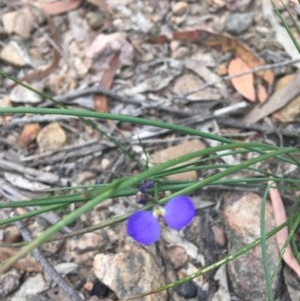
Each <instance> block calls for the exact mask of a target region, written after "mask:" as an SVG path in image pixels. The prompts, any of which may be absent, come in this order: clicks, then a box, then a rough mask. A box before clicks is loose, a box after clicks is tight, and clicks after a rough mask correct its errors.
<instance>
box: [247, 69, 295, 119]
mask: <svg viewBox="0 0 300 301" xmlns="http://www.w3.org/2000/svg"><path fill="white" fill-rule="evenodd" d="M299 94H300V72H297V74H296V76H295V77H294V78H293V80H292V81H291V82H290V83H288V84H287V85H286V86H284V87H283V88H282V89H280V90H278V91H276V92H275V93H274V94H273V95H272V96H271V97H270V98H269V99H268V101H267V102H265V103H264V104H263V105H261V106H256V107H255V108H253V109H252V110H251V111H250V112H249V113H248V114H247V115H246V116H245V117H244V118H243V122H244V123H246V124H252V123H255V122H257V121H259V120H261V119H262V118H264V117H266V116H268V115H270V114H272V113H274V112H276V111H277V110H279V109H281V108H283V107H284V106H285V105H286V104H288V103H289V102H290V101H291V100H292V99H294V98H295V97H296V96H297V95H299Z"/></svg>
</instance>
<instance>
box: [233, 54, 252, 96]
mask: <svg viewBox="0 0 300 301" xmlns="http://www.w3.org/2000/svg"><path fill="white" fill-rule="evenodd" d="M249 70H250V68H249V67H248V65H247V64H246V63H245V62H244V61H243V60H241V59H240V58H235V59H233V60H231V61H230V63H229V66H228V75H230V76H232V75H234V74H236V73H241V72H245V71H249ZM231 83H232V85H233V86H234V88H235V89H236V90H237V91H238V92H239V93H240V94H241V95H243V96H244V97H245V98H247V99H248V100H250V101H252V102H255V100H256V97H255V89H254V76H253V74H252V73H248V74H246V75H243V76H239V77H234V78H232V79H231Z"/></svg>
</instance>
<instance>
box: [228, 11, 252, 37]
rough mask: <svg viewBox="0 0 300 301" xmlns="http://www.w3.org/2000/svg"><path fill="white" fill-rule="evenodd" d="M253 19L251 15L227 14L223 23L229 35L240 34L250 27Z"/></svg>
mask: <svg viewBox="0 0 300 301" xmlns="http://www.w3.org/2000/svg"><path fill="white" fill-rule="evenodd" d="M253 18H254V15H253V13H233V14H229V15H228V17H227V19H226V22H225V28H226V31H227V32H229V33H231V34H240V33H242V32H244V31H246V30H247V29H248V28H249V27H250V26H251V24H252V23H253Z"/></svg>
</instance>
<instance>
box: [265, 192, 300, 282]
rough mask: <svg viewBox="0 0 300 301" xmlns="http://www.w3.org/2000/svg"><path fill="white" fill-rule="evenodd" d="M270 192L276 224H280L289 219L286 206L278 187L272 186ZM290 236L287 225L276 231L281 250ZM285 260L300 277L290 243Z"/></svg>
mask: <svg viewBox="0 0 300 301" xmlns="http://www.w3.org/2000/svg"><path fill="white" fill-rule="evenodd" d="M269 193H270V199H271V203H272V207H273V213H274V220H275V225H276V226H280V225H281V224H283V223H285V222H286V221H287V218H286V213H285V208H284V205H283V202H282V199H281V197H280V194H279V192H278V189H277V188H270V192H269ZM288 236H289V233H288V227H287V226H286V227H284V228H283V229H281V230H280V231H278V232H277V233H276V240H277V244H278V248H279V249H280V250H282V248H283V246H284V244H285V242H286V240H287V239H288ZM283 260H284V262H285V263H286V264H287V265H288V266H289V267H290V268H291V269H292V270H293V271H294V272H295V273H296V274H297V275H298V277H299V278H300V265H299V262H298V261H297V260H296V258H295V256H294V253H293V251H292V248H291V245H290V244H288V246H287V248H286V250H285V252H284V254H283Z"/></svg>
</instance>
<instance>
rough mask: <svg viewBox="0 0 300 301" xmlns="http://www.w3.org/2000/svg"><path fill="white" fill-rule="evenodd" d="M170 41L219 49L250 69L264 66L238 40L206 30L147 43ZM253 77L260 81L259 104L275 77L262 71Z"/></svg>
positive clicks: (268, 71) (158, 38)
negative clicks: (241, 61)
mask: <svg viewBox="0 0 300 301" xmlns="http://www.w3.org/2000/svg"><path fill="white" fill-rule="evenodd" d="M172 40H179V41H186V42H194V43H198V44H201V45H205V46H207V47H213V48H217V49H221V50H222V51H223V52H231V53H233V54H234V55H235V56H236V57H237V58H239V59H241V60H243V61H244V62H246V63H247V66H248V67H249V68H251V69H252V68H255V67H258V66H262V65H265V62H264V61H263V60H262V59H260V58H258V57H257V56H256V55H255V54H254V53H253V51H251V50H250V49H248V48H247V47H246V46H245V45H243V44H242V43H240V42H239V41H238V40H236V39H234V38H232V37H229V36H225V35H221V34H216V33H213V32H209V31H207V30H192V31H183V32H173V34H172V36H171V37H167V36H165V35H161V36H157V37H154V38H151V39H149V40H148V42H150V43H158V44H161V43H165V42H169V41H172ZM255 75H256V76H257V77H258V78H259V79H260V81H261V82H260V81H258V86H259V85H261V87H260V88H259V91H258V97H259V100H260V102H263V101H265V100H266V98H267V97H266V96H268V95H269V93H270V91H271V89H272V85H273V82H274V77H275V76H274V72H273V71H272V70H264V71H260V72H257V73H256V74H255ZM263 84H264V85H265V86H266V88H265V87H264V86H263Z"/></svg>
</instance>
